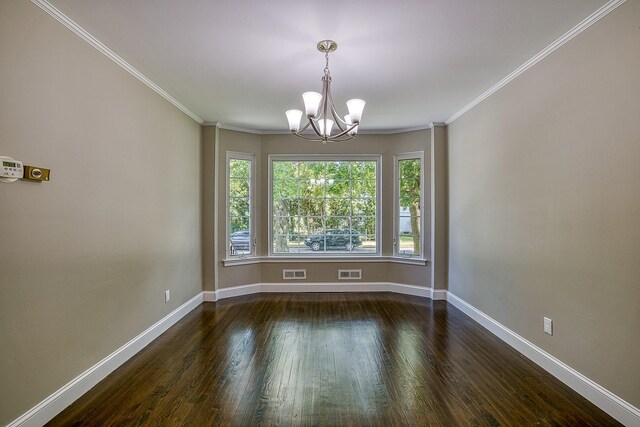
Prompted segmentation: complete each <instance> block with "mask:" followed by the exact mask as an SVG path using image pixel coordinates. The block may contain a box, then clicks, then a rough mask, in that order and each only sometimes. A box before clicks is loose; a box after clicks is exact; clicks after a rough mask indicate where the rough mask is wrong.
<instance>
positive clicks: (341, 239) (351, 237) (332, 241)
mask: <svg viewBox="0 0 640 427" xmlns="http://www.w3.org/2000/svg"><path fill="white" fill-rule="evenodd" d="M304 244H305V245H307V246H309V247H310V248H311V250H313V251H319V250H321V249H324V248H325V246H326V247H327V248H340V247H343V248H345V249H346V250H348V251H352V250H354V249H355V248H356V246H360V245H362V241H361V240H360V233H358V232H357V231H355V230H353V229H349V228H329V229H327V230H326V232H325V234H317V235H312V236H309V237H308V238H306V239H305V240H304Z"/></svg>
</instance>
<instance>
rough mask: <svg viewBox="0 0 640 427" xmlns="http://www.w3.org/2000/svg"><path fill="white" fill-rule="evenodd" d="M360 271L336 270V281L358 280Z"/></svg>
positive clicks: (360, 275) (360, 277)
mask: <svg viewBox="0 0 640 427" xmlns="http://www.w3.org/2000/svg"><path fill="white" fill-rule="evenodd" d="M360 279H362V270H338V280H360Z"/></svg>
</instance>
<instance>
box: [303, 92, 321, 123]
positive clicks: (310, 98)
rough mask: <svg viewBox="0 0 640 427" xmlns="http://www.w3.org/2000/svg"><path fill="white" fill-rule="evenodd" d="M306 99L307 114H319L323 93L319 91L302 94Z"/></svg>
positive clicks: (313, 115) (305, 108)
mask: <svg viewBox="0 0 640 427" xmlns="http://www.w3.org/2000/svg"><path fill="white" fill-rule="evenodd" d="M302 99H303V100H304V110H305V114H306V115H307V116H310V117H316V116H317V115H318V107H320V101H321V100H322V95H321V94H319V93H318V92H305V93H303V94H302Z"/></svg>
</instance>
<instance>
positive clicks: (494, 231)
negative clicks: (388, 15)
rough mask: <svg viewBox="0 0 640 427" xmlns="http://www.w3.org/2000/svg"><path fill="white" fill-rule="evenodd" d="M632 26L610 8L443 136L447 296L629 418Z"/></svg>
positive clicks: (635, 231)
mask: <svg viewBox="0 0 640 427" xmlns="http://www.w3.org/2000/svg"><path fill="white" fill-rule="evenodd" d="M638 25H640V2H638V1H628V2H626V3H624V4H623V5H622V6H620V7H619V8H618V9H616V10H615V11H613V12H612V13H611V14H609V15H608V16H606V17H604V18H603V19H602V20H601V21H599V22H597V23H596V24H594V25H593V26H592V27H590V28H589V29H587V30H586V31H585V32H584V33H582V34H580V35H579V36H577V37H576V38H575V39H573V40H572V41H570V42H569V43H568V44H566V45H565V46H563V47H562V48H560V49H559V50H558V51H556V52H554V53H553V54H551V55H550V56H549V57H547V58H546V59H544V60H543V61H542V62H540V63H539V64H537V65H536V66H534V67H533V68H532V69H531V70H529V71H528V72H526V73H525V74H523V75H522V76H520V77H518V78H517V79H516V80H515V81H513V82H512V83H510V84H509V85H507V86H506V87H505V88H503V89H502V90H500V91H499V92H498V93H496V94H494V95H493V96H491V97H490V98H488V99H487V100H485V101H484V102H483V103H482V104H480V105H479V106H477V107H476V108H474V109H473V110H471V111H470V112H468V113H467V114H465V115H464V116H462V117H461V118H459V119H458V120H456V121H455V122H454V123H452V124H451V125H450V126H449V150H450V152H449V162H450V163H449V167H450V176H449V178H450V181H449V188H450V193H449V198H450V206H449V208H450V253H449V255H450V260H449V265H450V271H449V274H450V280H449V289H450V291H451V292H453V293H454V294H455V295H457V296H459V297H461V298H462V299H464V300H466V301H468V302H469V303H470V304H472V305H474V306H475V307H477V308H478V309H480V310H482V311H483V312H485V313H487V314H488V315H490V316H491V317H493V318H495V319H496V320H498V321H499V322H501V323H502V324H504V325H506V326H507V327H508V328H510V329H512V330H514V331H515V332H517V333H518V334H520V335H522V336H523V337H525V338H526V339H528V340H530V341H531V342H533V343H534V344H536V345H538V346H540V347H541V348H543V349H544V350H546V351H548V352H549V353H551V354H552V355H553V356H555V357H557V358H559V359H560V360H562V361H563V362H565V363H567V364H568V365H570V366H571V367H573V368H575V369H576V370H578V371H579V372H581V373H582V374H584V375H586V376H587V377H589V378H591V379H593V380H594V381H596V382H597V383H599V384H601V385H602V386H604V387H605V388H607V389H609V390H611V391H612V392H613V393H615V394H617V395H618V396H620V397H622V398H623V399H625V400H627V401H628V402H630V403H631V404H633V405H635V406H636V407H639V406H640V374H639V372H640V370H638V368H637V364H638V360H639V357H640V308H639V307H640V222H639V220H640V120H639V118H640V29H639V28H638ZM543 316H547V317H550V318H552V319H553V321H554V335H553V336H549V335H545V334H544V333H543V320H542V318H543Z"/></svg>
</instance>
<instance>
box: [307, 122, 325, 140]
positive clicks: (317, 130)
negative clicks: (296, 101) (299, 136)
mask: <svg viewBox="0 0 640 427" xmlns="http://www.w3.org/2000/svg"><path fill="white" fill-rule="evenodd" d="M307 118H308V119H309V124H310V125H311V127H312V128H313V130H314V131H315V132H316V135H318V136H319V137H320V138H322V133H321V132H320V129H318V125H317V124H316V121H315V120H313V119H312V118H311V117H307Z"/></svg>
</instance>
